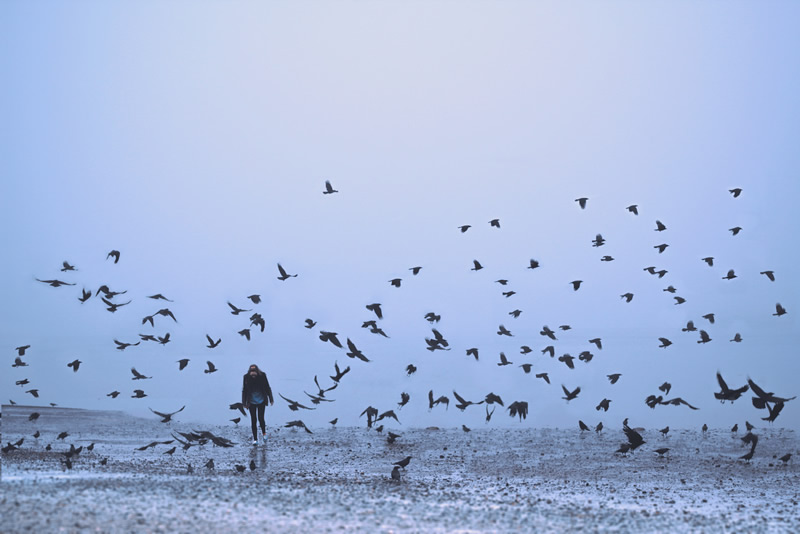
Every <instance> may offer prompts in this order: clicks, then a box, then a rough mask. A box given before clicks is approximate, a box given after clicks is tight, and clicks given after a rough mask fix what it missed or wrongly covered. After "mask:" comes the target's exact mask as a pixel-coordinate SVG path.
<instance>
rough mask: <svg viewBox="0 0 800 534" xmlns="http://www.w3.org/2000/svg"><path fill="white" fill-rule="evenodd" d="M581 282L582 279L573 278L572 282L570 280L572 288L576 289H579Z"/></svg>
mask: <svg viewBox="0 0 800 534" xmlns="http://www.w3.org/2000/svg"><path fill="white" fill-rule="evenodd" d="M582 283H583V280H573V281H572V282H570V284H572V290H573V291H577V290H578V289H580V287H581V284H582Z"/></svg>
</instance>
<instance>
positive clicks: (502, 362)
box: [497, 352, 514, 367]
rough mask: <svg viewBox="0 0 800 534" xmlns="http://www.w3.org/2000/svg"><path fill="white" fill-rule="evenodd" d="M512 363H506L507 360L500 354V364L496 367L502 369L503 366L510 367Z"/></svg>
mask: <svg viewBox="0 0 800 534" xmlns="http://www.w3.org/2000/svg"><path fill="white" fill-rule="evenodd" d="M513 363H514V362H510V361H508V358H506V355H505V354H504V353H502V352H501V353H500V363H498V364H497V365H498V366H501V367H502V366H503V365H511V364H513Z"/></svg>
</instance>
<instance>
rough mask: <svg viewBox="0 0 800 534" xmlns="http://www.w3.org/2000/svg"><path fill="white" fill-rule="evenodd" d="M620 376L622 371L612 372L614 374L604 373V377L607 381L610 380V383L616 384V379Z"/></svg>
mask: <svg viewBox="0 0 800 534" xmlns="http://www.w3.org/2000/svg"><path fill="white" fill-rule="evenodd" d="M621 376H622V373H614V374H610V375H606V378H608V381H609V382H611V384H616V383H617V380H619V377H621Z"/></svg>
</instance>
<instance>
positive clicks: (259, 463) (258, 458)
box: [250, 446, 267, 469]
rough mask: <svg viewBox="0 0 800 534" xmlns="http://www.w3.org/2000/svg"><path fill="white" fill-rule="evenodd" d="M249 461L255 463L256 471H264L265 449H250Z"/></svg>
mask: <svg viewBox="0 0 800 534" xmlns="http://www.w3.org/2000/svg"><path fill="white" fill-rule="evenodd" d="M250 459H251V460H252V461H253V462H255V464H256V469H266V468H267V448H266V447H264V446H261V447H252V448H251V449H250Z"/></svg>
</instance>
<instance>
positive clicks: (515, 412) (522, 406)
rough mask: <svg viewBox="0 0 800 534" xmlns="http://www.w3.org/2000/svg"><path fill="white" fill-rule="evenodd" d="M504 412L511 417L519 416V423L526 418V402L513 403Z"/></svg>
mask: <svg viewBox="0 0 800 534" xmlns="http://www.w3.org/2000/svg"><path fill="white" fill-rule="evenodd" d="M506 410H508V411H509V415H510V416H511V417H515V416H519V420H520V422H521V421H522V420H523V419H527V418H528V403H527V402H526V401H514V402H512V403H511V404H509V405H508V408H506Z"/></svg>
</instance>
